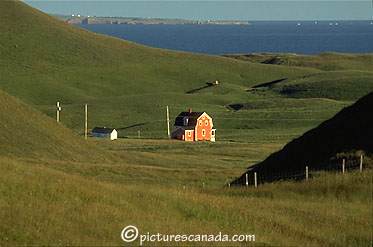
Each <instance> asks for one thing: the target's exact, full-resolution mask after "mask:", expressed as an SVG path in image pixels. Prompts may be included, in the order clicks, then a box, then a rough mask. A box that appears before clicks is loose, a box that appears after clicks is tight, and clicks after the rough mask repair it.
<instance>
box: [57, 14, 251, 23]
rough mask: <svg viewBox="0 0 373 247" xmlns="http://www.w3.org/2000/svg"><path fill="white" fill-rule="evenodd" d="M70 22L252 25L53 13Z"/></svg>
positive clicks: (214, 21)
mask: <svg viewBox="0 0 373 247" xmlns="http://www.w3.org/2000/svg"><path fill="white" fill-rule="evenodd" d="M53 16H55V17H57V18H58V19H61V20H63V21H65V22H67V23H70V24H132V25H139V24H142V25H161V24H175V25H182V24H185V25H250V23H249V22H248V21H235V20H226V21H220V20H219V21H217V20H198V21H196V20H184V19H163V18H162V19H161V18H139V17H92V16H81V15H53Z"/></svg>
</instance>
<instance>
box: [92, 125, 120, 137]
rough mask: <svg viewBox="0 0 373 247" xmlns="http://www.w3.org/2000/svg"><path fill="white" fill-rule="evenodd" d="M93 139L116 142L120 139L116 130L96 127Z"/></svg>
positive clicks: (93, 131)
mask: <svg viewBox="0 0 373 247" xmlns="http://www.w3.org/2000/svg"><path fill="white" fill-rule="evenodd" d="M92 136H93V137H99V138H105V139H110V140H115V139H117V138H118V133H117V131H116V130H115V129H114V128H106V127H95V128H94V129H93V130H92Z"/></svg>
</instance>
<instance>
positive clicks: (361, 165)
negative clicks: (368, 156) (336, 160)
mask: <svg viewBox="0 0 373 247" xmlns="http://www.w3.org/2000/svg"><path fill="white" fill-rule="evenodd" d="M362 171H363V156H362V155H360V172H362Z"/></svg>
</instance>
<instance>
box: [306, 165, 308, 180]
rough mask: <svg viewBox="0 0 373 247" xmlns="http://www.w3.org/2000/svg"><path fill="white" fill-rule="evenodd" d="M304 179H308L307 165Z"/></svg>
mask: <svg viewBox="0 0 373 247" xmlns="http://www.w3.org/2000/svg"><path fill="white" fill-rule="evenodd" d="M306 180H307V181H308V166H306Z"/></svg>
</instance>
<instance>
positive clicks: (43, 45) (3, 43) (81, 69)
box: [0, 1, 367, 142]
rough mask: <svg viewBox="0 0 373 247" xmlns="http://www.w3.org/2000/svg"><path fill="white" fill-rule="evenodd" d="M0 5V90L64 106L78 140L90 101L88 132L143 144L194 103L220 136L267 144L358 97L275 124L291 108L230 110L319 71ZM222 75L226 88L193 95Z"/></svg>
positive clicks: (39, 104) (42, 104) (43, 105)
mask: <svg viewBox="0 0 373 247" xmlns="http://www.w3.org/2000/svg"><path fill="white" fill-rule="evenodd" d="M0 4H1V8H0V22H1V24H2V35H1V36H0V88H1V89H3V90H4V91H6V92H8V93H10V94H11V95H14V96H16V97H18V98H20V99H21V100H23V101H25V102H26V103H29V104H32V105H33V106H34V107H36V108H37V109H38V110H40V111H41V112H43V113H45V114H47V115H48V116H51V117H54V115H55V102H56V101H60V102H61V104H62V109H63V112H62V114H61V121H62V122H63V124H65V125H66V126H67V127H69V128H70V129H73V130H74V131H75V132H76V133H79V134H81V133H82V132H83V128H82V127H83V126H84V124H83V121H84V115H83V109H84V106H83V105H84V104H85V103H88V104H89V111H90V114H89V118H90V119H89V127H90V128H93V127H95V126H107V127H115V128H118V129H119V136H121V137H135V136H137V132H138V130H140V131H141V134H142V136H143V137H146V138H165V137H166V131H165V126H166V125H165V107H166V105H169V106H170V109H171V118H172V119H173V118H174V117H175V116H176V115H177V114H178V113H179V112H181V111H185V109H188V108H190V107H192V108H193V109H194V110H196V111H207V112H208V113H209V114H211V115H212V116H213V117H214V119H215V120H216V121H215V122H216V127H218V134H219V136H218V138H220V139H221V140H222V139H223V140H236V141H242V140H246V141H248V140H249V141H251V140H256V139H257V134H258V133H259V132H260V133H262V134H261V135H262V136H263V138H264V139H266V140H268V141H272V142H273V141H278V139H277V138H278V136H275V137H274V134H273V133H272V130H273V129H282V128H283V127H284V126H286V125H288V121H291V122H292V124H294V126H297V127H295V128H294V129H292V130H290V131H289V132H288V134H286V135H284V138H281V140H282V141H287V140H289V139H291V138H293V137H294V136H295V135H299V134H301V133H302V132H303V131H304V130H307V129H310V128H312V127H314V126H315V125H317V124H318V123H320V116H323V117H322V119H321V120H323V119H326V118H328V117H331V116H332V115H333V114H335V113H336V112H337V111H338V110H340V109H341V106H343V105H345V104H350V102H351V100H355V99H357V98H353V97H357V95H358V94H356V95H352V96H351V95H348V97H347V96H346V97H342V98H340V100H342V102H335V104H334V105H333V106H331V107H330V108H326V107H324V108H323V110H322V111H321V112H320V111H318V110H316V111H314V112H313V114H312V116H309V115H307V116H304V115H302V116H298V117H297V118H296V119H295V120H288V119H287V120H286V121H287V122H286V123H285V124H284V123H283V122H282V121H283V120H281V119H280V120H279V121H276V120H278V119H279V117H278V115H284V114H286V113H284V112H286V111H287V110H286V109H278V111H277V112H272V111H271V109H268V111H267V112H266V113H265V114H263V113H262V112H254V111H233V110H231V108H230V107H229V106H230V105H232V104H240V103H247V102H254V101H256V100H263V99H268V101H271V99H272V98H277V99H278V100H281V98H283V97H284V95H283V94H281V93H279V92H278V91H275V90H271V91H267V92H259V93H257V92H252V91H247V90H248V89H250V88H251V87H253V86H255V85H260V84H263V83H267V82H271V81H274V80H278V79H281V78H287V79H288V80H289V81H290V80H296V78H302V77H304V76H310V75H313V74H318V73H320V72H322V71H320V70H319V69H317V68H305V67H304V68H301V67H289V66H281V65H279V66H272V65H267V64H258V63H250V62H245V61H239V60H236V59H231V58H224V57H217V56H208V55H199V54H190V53H184V52H174V51H167V50H161V49H153V48H149V47H145V46H141V45H137V44H134V43H131V42H127V41H123V40H119V39H116V38H112V37H107V36H103V35H98V34H94V33H90V32H88V31H86V30H82V29H79V28H77V27H74V26H72V25H69V24H66V23H64V22H63V21H60V20H57V19H55V18H53V17H50V16H48V15H46V14H44V13H41V12H40V11H37V10H35V9H32V8H30V7H28V6H27V5H25V4H24V3H21V2H18V1H1V2H0ZM363 76H364V75H363ZM216 79H217V80H219V81H220V82H221V84H220V85H219V86H215V87H209V88H207V89H204V90H200V91H198V92H197V93H194V94H188V93H187V92H189V91H191V90H194V89H198V88H201V87H204V86H205V85H206V82H211V81H215V80H216ZM316 79H317V78H315V80H316ZM341 90H344V89H343V88H342V89H341ZM366 90H367V89H366V88H364V89H362V90H361V91H366ZM365 93H367V92H365ZM285 96H286V97H287V95H285ZM352 98H353V99H352ZM329 105H330V104H329ZM310 111H311V109H310ZM312 111H313V109H312ZM324 116H325V117H324ZM305 118H306V120H304V119H305ZM291 119H294V118H291ZM309 119H312V120H309ZM258 126H261V127H260V128H261V130H260V131H259V129H258ZM299 127H300V129H299ZM298 129H299V130H298ZM233 130H234V131H233ZM263 133H264V135H263Z"/></svg>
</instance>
